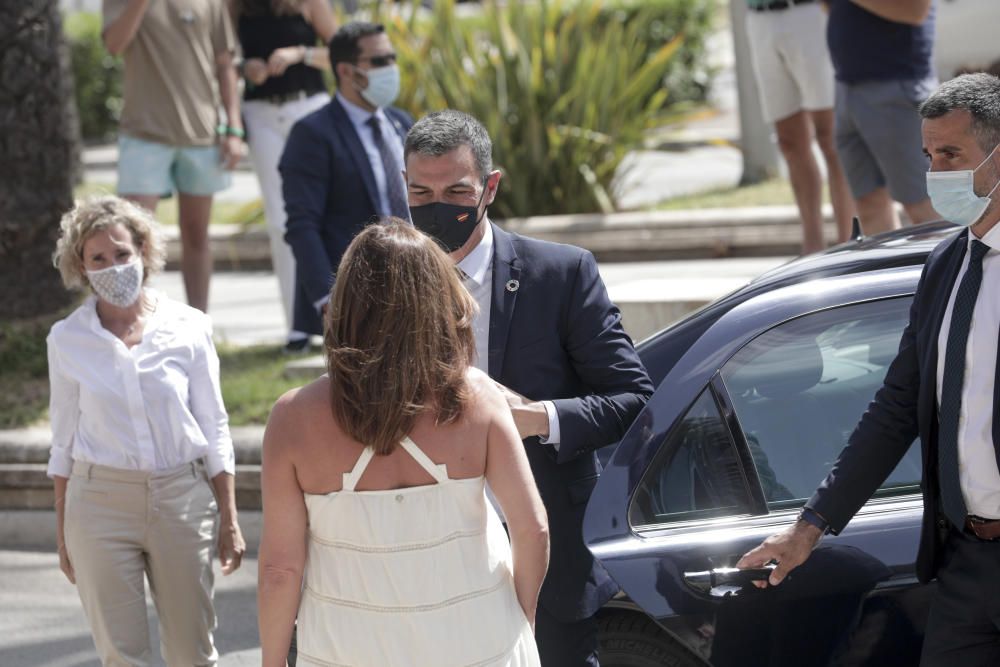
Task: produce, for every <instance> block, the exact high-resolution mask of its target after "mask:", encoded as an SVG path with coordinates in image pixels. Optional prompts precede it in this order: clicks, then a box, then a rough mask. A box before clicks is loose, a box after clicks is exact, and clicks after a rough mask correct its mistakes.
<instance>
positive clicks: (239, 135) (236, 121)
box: [215, 51, 244, 169]
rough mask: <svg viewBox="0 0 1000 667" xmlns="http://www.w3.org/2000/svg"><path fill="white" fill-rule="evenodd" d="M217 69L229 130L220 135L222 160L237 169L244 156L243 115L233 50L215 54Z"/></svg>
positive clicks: (220, 95) (225, 164)
mask: <svg viewBox="0 0 1000 667" xmlns="http://www.w3.org/2000/svg"><path fill="white" fill-rule="evenodd" d="M215 71H216V76H217V77H218V79H219V97H220V98H221V99H222V108H223V109H225V110H226V126H227V127H228V131H227V132H226V133H225V134H224V135H222V136H221V137H220V141H221V150H222V162H223V165H224V166H225V168H226V169H235V168H236V165H237V164H238V163H239V161H240V158H241V157H242V156H243V136H244V132H243V117H242V116H241V115H240V95H239V88H238V86H237V79H238V78H239V77H238V75H237V74H236V67H235V66H234V65H233V52H232V51H224V52H222V53H219V54H217V55H216V56H215Z"/></svg>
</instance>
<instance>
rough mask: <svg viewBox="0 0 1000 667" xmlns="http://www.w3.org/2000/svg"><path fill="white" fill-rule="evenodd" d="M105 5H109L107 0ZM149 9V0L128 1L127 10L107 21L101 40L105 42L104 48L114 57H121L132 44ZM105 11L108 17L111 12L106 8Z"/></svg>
mask: <svg viewBox="0 0 1000 667" xmlns="http://www.w3.org/2000/svg"><path fill="white" fill-rule="evenodd" d="M104 4H105V5H107V4H108V2H107V0H105V2H104ZM148 7H149V0H128V2H127V3H126V5H125V8H124V9H122V10H121V12H120V13H119V14H118V15H117V16H116V17H114V18H112V19H110V20H109V19H105V23H104V30H103V31H102V32H101V38H102V39H103V40H104V48H106V49H107V50H108V53H110V54H111V55H113V56H118V55H121V54H122V52H123V51H124V50H125V49H126V48H127V47H128V45H129V44H131V43H132V39H133V38H134V37H135V33H136V32H137V31H138V30H139V24H141V23H142V17H143V16H145V15H146V9H147V8H148ZM103 11H104V12H105V15H107V12H108V11H110V10H109V8H108V7H107V6H105V7H104V9H103Z"/></svg>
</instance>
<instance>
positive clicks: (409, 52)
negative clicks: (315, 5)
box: [383, 0, 710, 217]
mask: <svg viewBox="0 0 1000 667" xmlns="http://www.w3.org/2000/svg"><path fill="white" fill-rule="evenodd" d="M708 4H710V3H706V2H704V1H703V0H657V1H656V2H650V3H629V4H623V3H618V4H604V3H601V2H600V1H599V0H581V1H579V2H563V1H561V0H553V1H547V0H542V1H541V2H538V3H525V2H516V1H513V0H512V1H511V2H509V3H507V4H504V5H500V4H498V3H497V2H495V1H492V0H487V2H484V3H483V5H482V7H481V13H479V14H478V15H474V16H472V17H471V18H462V17H459V16H457V15H456V12H455V5H454V2H453V0H438V1H436V2H435V3H434V8H433V10H431V15H430V16H429V17H426V15H424V14H421V13H420V12H416V11H414V12H413V13H412V14H411V16H410V18H409V19H408V20H403V19H402V18H401V17H399V15H398V14H397V15H395V16H389V17H383V20H385V21H386V23H387V25H388V27H389V29H390V33H391V37H392V39H393V43H394V46H395V48H396V50H397V52H398V53H399V55H400V67H401V68H402V70H403V81H404V86H405V88H404V91H403V94H402V95H401V98H400V104H401V105H402V106H404V107H406V108H407V109H409V110H410V111H412V112H413V113H414V115H417V116H419V115H422V114H423V113H425V112H426V111H430V110H435V109H441V108H444V107H450V108H454V109H459V110H462V111H466V112H468V113H470V114H472V115H474V116H476V117H477V118H478V119H479V120H481V121H482V122H483V123H484V125H485V126H486V128H487V130H488V131H489V133H490V136H491V137H492V138H493V141H494V160H495V162H496V164H497V166H498V168H500V169H502V170H503V171H504V174H505V183H504V186H503V187H501V194H500V196H499V197H498V198H497V200H496V203H495V204H494V206H493V211H494V213H496V214H497V215H498V216H499V217H512V216H524V215H540V214H556V213H577V212H588V211H597V210H603V211H610V210H613V208H614V205H613V199H614V194H615V193H614V189H615V184H616V183H615V174H616V171H617V169H618V167H619V165H620V164H621V161H622V159H623V158H624V157H625V155H626V154H627V153H628V152H629V151H631V150H635V149H637V148H640V147H641V146H642V142H643V138H644V136H645V134H646V131H647V130H649V129H650V128H652V127H655V126H656V125H658V124H660V123H662V122H663V120H664V118H665V116H666V113H667V112H668V111H669V110H670V108H671V107H670V105H669V104H667V102H668V99H669V98H668V89H667V88H666V86H665V81H668V80H669V77H674V78H675V79H676V78H681V75H680V74H679V72H682V71H683V70H684V68H685V67H687V65H685V62H690V61H692V60H698V59H700V58H701V53H702V50H703V49H702V39H703V36H704V33H705V32H706V26H707V25H708V19H709V15H710V8H709V7H708V6H707V5H708ZM689 32H690V33H691V35H692V36H691V38H690V39H691V42H692V44H694V46H695V47H696V48H692V50H691V52H690V53H689V54H687V55H685V56H684V57H681V54H682V52H683V49H682V47H683V46H684V45H685V44H686V40H688V33H689ZM685 58H687V61H685ZM683 94H684V95H685V96H686V97H687V99H692V98H696V97H697V96H698V95H699V93H698V91H697V89H696V86H695V85H694V83H693V82H692V81H689V82H688V84H687V87H686V89H685V90H684V93H683ZM673 101H674V100H670V102H673Z"/></svg>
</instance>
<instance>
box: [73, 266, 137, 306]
mask: <svg viewBox="0 0 1000 667" xmlns="http://www.w3.org/2000/svg"><path fill="white" fill-rule="evenodd" d="M87 280H89V281H90V287H91V288H92V289H93V290H94V291H95V292H96V293H97V296H99V297H101V298H102V299H104V300H105V301H107V302H108V303H110V304H111V305H112V306H117V307H119V308H127V307H128V306H131V305H132V304H133V303H135V302H136V299H138V298H139V294H140V292H142V259H141V258H140V257H136V258H135V259H133V260H132V261H131V262H129V263H128V264H116V265H114V266H109V267H108V268H106V269H101V270H99V271H87Z"/></svg>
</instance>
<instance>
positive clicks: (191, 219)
mask: <svg viewBox="0 0 1000 667" xmlns="http://www.w3.org/2000/svg"><path fill="white" fill-rule="evenodd" d="M178 197H179V203H180V207H179V208H180V228H181V249H182V253H183V254H182V255H181V275H182V276H183V277H184V290H185V291H186V292H187V300H188V304H189V305H191V306H192V307H194V308H197V309H198V310H201V311H203V312H208V283H209V281H210V280H211V277H212V248H211V246H210V245H209V243H208V221H209V218H210V217H211V215H212V195H186V194H180V195H178Z"/></svg>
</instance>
